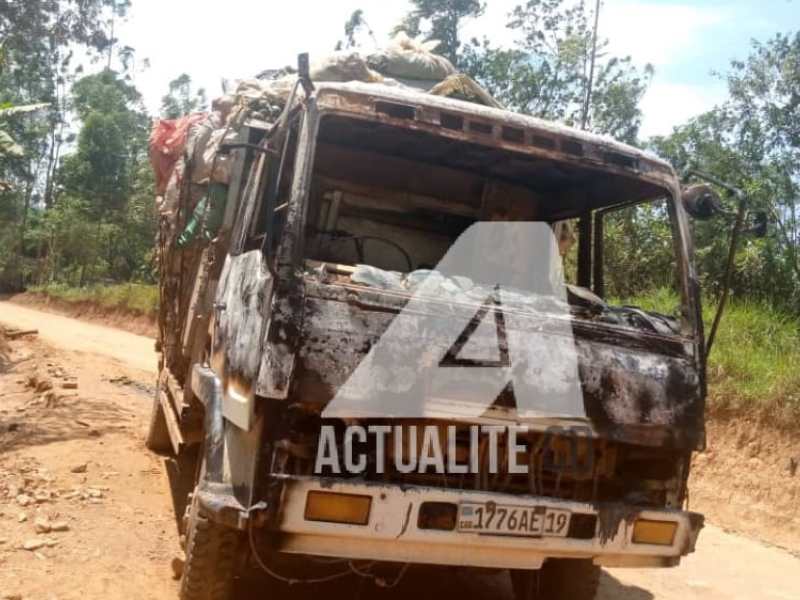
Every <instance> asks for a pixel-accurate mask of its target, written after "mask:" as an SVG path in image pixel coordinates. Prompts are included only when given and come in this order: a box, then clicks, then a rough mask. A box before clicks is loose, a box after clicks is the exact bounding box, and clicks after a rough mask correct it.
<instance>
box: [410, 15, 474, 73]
mask: <svg viewBox="0 0 800 600" xmlns="http://www.w3.org/2000/svg"><path fill="white" fill-rule="evenodd" d="M411 4H412V6H413V8H412V9H411V11H410V12H409V13H408V14H407V15H406V16H405V18H404V19H403V21H402V22H401V23H400V24H399V25H398V26H397V27H396V28H395V30H396V31H400V30H404V31H405V32H406V33H408V35H410V36H412V37H417V36H419V35H424V36H425V37H426V38H427V39H434V40H439V41H440V42H441V43H440V45H439V47H438V48H437V52H438V53H439V54H441V55H442V56H445V57H447V58H448V59H449V60H450V62H452V63H453V64H454V65H456V66H458V65H459V62H460V59H461V40H460V37H459V35H460V30H461V26H462V25H463V24H464V21H466V20H467V19H474V18H477V17H480V16H481V15H482V14H483V12H484V10H485V9H486V4H485V3H484V2H481V1H480V0H411Z"/></svg>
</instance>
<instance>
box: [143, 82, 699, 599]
mask: <svg viewBox="0 0 800 600" xmlns="http://www.w3.org/2000/svg"><path fill="white" fill-rule="evenodd" d="M309 87H310V86H309ZM301 96H302V98H301ZM225 151H226V152H227V154H228V156H229V160H231V161H232V164H233V165H234V166H233V169H232V175H231V178H230V182H229V185H228V189H227V203H226V205H225V211H224V218H223V220H222V224H221V227H220V230H219V231H218V232H217V234H216V236H215V237H214V239H213V240H211V241H210V242H208V243H205V244H204V245H203V244H201V245H200V247H199V248H198V249H196V250H195V254H194V255H193V256H194V259H193V261H192V262H191V264H192V265H193V266H192V267H191V268H190V269H188V270H187V272H186V273H185V274H184V278H185V281H188V282H189V283H190V285H187V286H185V289H186V291H185V292H184V296H185V299H184V300H182V301H180V302H177V304H182V305H183V306H184V307H185V312H184V313H182V314H181V315H179V316H176V317H174V318H171V319H166V320H165V321H164V322H165V323H166V322H169V323H173V324H174V323H178V324H179V329H180V331H181V336H179V338H180V339H178V338H176V336H175V334H171V335H170V334H169V332H166V331H165V333H164V335H163V339H164V340H167V339H168V338H169V339H173V343H171V344H166V343H165V344H163V345H162V351H163V353H164V359H163V360H162V375H161V377H160V378H159V392H158V393H157V397H156V402H155V405H154V413H153V415H154V416H153V423H152V426H151V433H150V437H149V445H150V446H151V447H153V448H160V449H164V448H170V449H173V450H176V451H183V452H185V451H186V449H187V448H188V447H190V446H192V445H195V446H196V447H199V467H198V471H197V472H198V475H197V481H196V489H195V491H194V493H193V494H192V496H191V501H190V503H189V506H188V509H187V516H186V518H185V519H184V526H185V532H184V534H185V551H186V563H185V567H184V571H183V576H182V577H183V579H182V584H181V598H183V599H184V600H190V599H197V600H200V599H207V598H208V599H210V598H212V597H213V598H222V597H232V596H231V594H232V593H233V592H232V585H233V580H234V578H235V576H236V573H237V570H238V569H240V568H241V565H242V564H243V563H244V562H247V561H248V560H249V561H250V562H252V563H254V564H257V565H259V566H260V567H262V568H264V569H265V570H266V571H268V572H269V573H271V574H272V575H273V576H277V577H279V578H285V579H292V580H298V581H301V580H303V579H307V580H311V581H313V580H316V579H320V578H324V577H325V576H328V575H330V573H331V569H333V570H336V569H337V568H338V569H340V570H341V569H354V570H355V572H357V573H360V574H362V575H363V576H367V577H373V578H375V579H376V580H377V579H379V575H378V573H381V575H380V578H381V579H382V580H386V579H387V578H388V579H389V580H392V579H396V578H400V577H402V575H403V574H404V573H405V569H406V568H407V567H408V565H448V566H456V567H464V568H486V569H508V570H509V571H510V573H511V576H512V582H513V587H514V591H515V594H516V597H517V598H518V600H534V599H541V600H546V599H550V598H552V599H553V600H555V599H561V598H573V599H576V600H589V599H590V598H592V597H594V594H595V591H596V588H597V585H598V581H599V570H600V568H601V567H670V566H674V565H677V564H678V563H679V561H680V559H681V557H683V556H685V555H687V554H688V553H691V552H692V551H693V550H694V546H695V542H696V540H697V536H698V534H699V532H700V529H701V528H702V525H703V517H702V516H701V515H699V514H697V513H693V512H689V511H688V510H685V506H686V502H687V481H688V476H689V468H690V463H691V457H692V453H693V452H695V451H698V450H701V449H703V447H704V444H705V432H704V403H705V395H706V383H705V350H704V346H703V328H702V320H701V307H700V300H699V292H698V285H697V278H696V274H695V270H694V263H693V258H692V240H691V234H690V231H689V227H688V220H687V215H686V210H685V208H684V205H683V202H682V189H681V184H680V181H679V180H678V178H677V177H676V175H675V173H674V171H673V169H672V168H671V167H670V166H669V165H668V164H666V163H665V162H663V161H662V160H660V159H658V158H656V157H654V156H651V155H649V154H647V153H644V152H642V151H640V150H638V149H635V148H633V147H629V146H626V145H623V144H620V143H617V142H614V141H612V140H610V139H608V138H605V137H599V136H595V135H592V134H588V133H586V132H581V131H577V130H574V129H571V128H568V127H564V126H560V125H557V124H553V123H550V122H546V121H542V120H538V119H535V118H532V117H527V116H523V115H519V114H514V113H511V112H508V111H504V110H501V109H499V108H494V107H489V106H482V105H479V104H474V103H468V102H464V101H461V100H458V99H453V98H444V97H438V96H434V95H430V94H423V93H418V92H414V91H410V90H406V89H402V88H399V87H392V86H386V85H380V84H373V83H369V84H367V83H358V82H348V83H322V84H318V85H316V86H315V87H314V88H313V89H308V90H306V93H305V94H302V93H301V92H300V91H299V90H298V95H297V100H296V101H294V102H290V103H289V105H287V108H286V111H285V113H284V114H283V115H282V116H281V118H280V119H278V120H277V121H275V122H272V123H268V122H263V121H259V120H257V119H250V120H248V121H245V122H244V124H243V125H242V127H241V128H240V130H239V134H238V138H237V141H236V143H232V144H230V146H229V147H228V148H227V149H226V150H225ZM653 222H657V223H658V224H659V226H658V228H657V229H656V231H657V232H658V234H659V235H658V238H657V239H647V240H645V239H643V238H642V237H641V236H640V235H639V232H641V231H642V230H643V227H642V224H643V223H648V224H651V223H653ZM570 232H574V236H573V235H572V234H571V233H570ZM573 240H574V244H571V242H572V241H573ZM647 243H659V244H664V245H667V246H668V247H669V248H670V249H671V254H670V256H671V261H670V262H669V264H665V265H663V272H660V273H657V274H656V277H657V278H658V279H657V283H659V284H660V285H663V287H664V288H665V289H666V288H668V289H669V290H670V294H672V296H671V297H672V298H674V301H675V308H674V310H673V311H671V312H670V313H669V314H666V313H661V312H655V311H652V310H648V307H646V306H637V305H635V304H634V301H635V296H636V293H637V291H638V290H637V281H638V279H637V274H636V272H635V267H636V265H635V260H634V259H633V258H632V257H635V255H636V253H637V252H642V251H646V247H644V246H643V244H647ZM631 270H633V271H632V272H631ZM623 275H625V276H623ZM649 283H652V282H649ZM162 302H163V298H162ZM175 304H176V303H173V305H175ZM175 340H178V341H175ZM512 438H513V439H512ZM423 458H424V459H425V460H422V459H423ZM414 459H415V460H414ZM523 467H524V468H523ZM298 572H302V573H303V574H304V575H303V576H299V575H297V573H298ZM289 573H293V574H294V575H289ZM387 573H388V575H387ZM220 591H222V593H223V595H222V596H220V595H218V593H219V592H220ZM215 594H217V595H215ZM225 594H227V595H225Z"/></svg>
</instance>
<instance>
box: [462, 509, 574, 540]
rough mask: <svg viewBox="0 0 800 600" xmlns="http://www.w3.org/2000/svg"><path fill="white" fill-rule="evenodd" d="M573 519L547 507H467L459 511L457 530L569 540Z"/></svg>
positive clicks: (565, 511) (565, 513)
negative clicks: (566, 538)
mask: <svg viewBox="0 0 800 600" xmlns="http://www.w3.org/2000/svg"><path fill="white" fill-rule="evenodd" d="M570 517H571V513H570V512H569V511H567V510H558V509H554V508H546V507H544V506H513V505H509V504H496V503H494V502H486V503H485V504H477V503H464V504H461V505H460V506H459V510H458V530H459V531H460V532H465V533H482V534H490V535H512V536H519V537H566V536H567V532H568V531H569V520H570Z"/></svg>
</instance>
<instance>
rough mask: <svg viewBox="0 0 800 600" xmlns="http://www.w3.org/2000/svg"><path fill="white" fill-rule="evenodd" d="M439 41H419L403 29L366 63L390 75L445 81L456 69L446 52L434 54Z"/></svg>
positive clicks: (400, 77) (369, 57)
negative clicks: (443, 54)
mask: <svg viewBox="0 0 800 600" xmlns="http://www.w3.org/2000/svg"><path fill="white" fill-rule="evenodd" d="M438 45H439V43H438V42H418V41H416V40H414V39H412V38H410V37H408V35H407V34H406V33H405V32H402V31H401V32H400V33H398V34H397V36H396V37H395V38H394V40H392V43H391V44H390V45H389V47H388V48H386V49H385V50H380V51H378V52H375V53H373V54H370V55H369V56H368V57H367V65H368V66H369V67H370V68H372V69H374V70H376V71H378V72H379V73H381V74H382V75H387V76H389V77H394V78H399V79H423V80H426V81H442V80H443V79H445V78H447V77H449V76H450V75H453V74H455V72H456V69H455V67H454V66H453V63H451V62H450V61H449V60H447V59H446V58H445V57H444V56H439V55H438V54H433V50H434V49H435V48H436V46H438Z"/></svg>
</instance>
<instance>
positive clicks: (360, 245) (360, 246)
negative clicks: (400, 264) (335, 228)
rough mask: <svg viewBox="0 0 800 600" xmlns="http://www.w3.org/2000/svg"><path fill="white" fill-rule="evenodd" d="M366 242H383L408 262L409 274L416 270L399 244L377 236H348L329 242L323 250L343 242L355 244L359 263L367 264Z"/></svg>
mask: <svg viewBox="0 0 800 600" xmlns="http://www.w3.org/2000/svg"><path fill="white" fill-rule="evenodd" d="M366 240H375V241H376V242H383V243H384V244H388V245H389V246H391V247H392V248H394V249H395V250H397V251H398V252H399V253H400V254H402V255H403V258H404V259H405V261H406V265H408V270H407V272H408V273H410V272H411V271H413V270H414V263H413V261H412V260H411V256H410V255H409V253H408V252H406V250H405V249H404V248H403V247H402V246H401V245H400V244H398V243H397V242H393V241H392V240H389V239H386V238H382V237H378V236H376V235H346V236H343V237H340V238H336V239H333V240H331V241H330V242H328V243H327V244H325V245H323V246H322V248H323V249H327V248H330V247H331V246H334V245H336V244H340V243H342V242H353V243H354V244H355V246H356V254H357V255H358V261H359V262H360V263H366V261H365V260H364V242H365V241H366Z"/></svg>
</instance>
